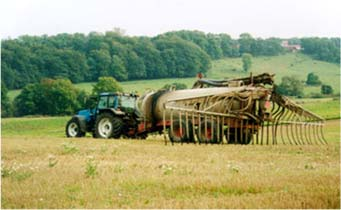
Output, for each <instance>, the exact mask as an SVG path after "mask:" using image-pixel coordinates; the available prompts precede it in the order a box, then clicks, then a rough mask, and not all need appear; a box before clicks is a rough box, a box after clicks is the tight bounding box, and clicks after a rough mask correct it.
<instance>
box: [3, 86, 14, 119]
mask: <svg viewBox="0 0 341 210" xmlns="http://www.w3.org/2000/svg"><path fill="white" fill-rule="evenodd" d="M7 93H8V90H7V88H6V86H5V84H4V83H3V82H1V117H10V116H11V115H12V105H11V102H10V101H9V98H8V96H7Z"/></svg>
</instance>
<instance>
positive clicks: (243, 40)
mask: <svg viewBox="0 0 341 210" xmlns="http://www.w3.org/2000/svg"><path fill="white" fill-rule="evenodd" d="M238 41H239V53H240V54H241V55H242V54H244V53H251V52H252V49H251V47H252V45H253V44H254V42H255V40H254V38H252V36H251V35H250V34H249V33H242V34H240V35H239V40H238Z"/></svg>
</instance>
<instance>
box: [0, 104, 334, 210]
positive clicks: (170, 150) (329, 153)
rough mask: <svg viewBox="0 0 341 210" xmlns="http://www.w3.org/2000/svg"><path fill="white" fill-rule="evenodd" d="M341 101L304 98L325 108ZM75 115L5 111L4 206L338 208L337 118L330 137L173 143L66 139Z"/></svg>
mask: <svg viewBox="0 0 341 210" xmlns="http://www.w3.org/2000/svg"><path fill="white" fill-rule="evenodd" d="M339 102H340V101H339V100H332V99H314V100H313V99H304V100H303V99H302V100H300V101H299V103H300V104H301V105H302V106H304V107H306V108H308V107H309V108H310V110H311V111H313V112H316V113H318V114H320V115H321V116H323V117H325V118H336V117H339V109H340V103H339ZM316 104H317V106H316ZM69 118H70V117H32V118H28V117H27V118H8V119H2V122H1V127H2V136H1V149H2V153H1V158H2V164H1V174H2V189H1V190H2V191H1V207H2V208H335V209H339V208H340V121H339V120H329V121H327V122H326V126H325V129H324V130H325V137H326V139H327V141H328V145H299V146H294V145H281V144H279V145H275V146H270V145H268V146H260V145H247V146H243V145H194V144H184V145H179V144H177V145H174V146H172V145H171V144H168V145H165V144H164V141H163V138H162V136H158V135H156V136H150V137H148V139H147V140H145V141H143V140H123V139H122V140H103V139H93V138H91V136H90V135H88V136H87V137H86V138H79V139H67V138H65V130H64V129H65V127H64V126H65V124H66V122H67V120H68V119H69Z"/></svg>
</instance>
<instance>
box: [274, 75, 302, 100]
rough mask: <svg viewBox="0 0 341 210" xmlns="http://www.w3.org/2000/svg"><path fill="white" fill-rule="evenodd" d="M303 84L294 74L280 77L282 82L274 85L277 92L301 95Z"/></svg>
mask: <svg viewBox="0 0 341 210" xmlns="http://www.w3.org/2000/svg"><path fill="white" fill-rule="evenodd" d="M303 88H304V86H303V84H302V82H301V81H300V80H298V79H296V77H295V76H291V77H288V76H286V77H282V83H281V84H280V85H279V86H277V87H276V91H277V92H278V93H279V94H283V95H287V96H299V97H301V96H303Z"/></svg>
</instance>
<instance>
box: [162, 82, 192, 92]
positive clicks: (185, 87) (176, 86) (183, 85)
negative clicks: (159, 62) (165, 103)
mask: <svg viewBox="0 0 341 210" xmlns="http://www.w3.org/2000/svg"><path fill="white" fill-rule="evenodd" d="M171 87H175V89H176V90H184V89H187V85H185V84H183V83H177V82H174V83H172V84H165V85H164V86H163V87H162V89H166V90H169V89H170V88H171Z"/></svg>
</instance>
